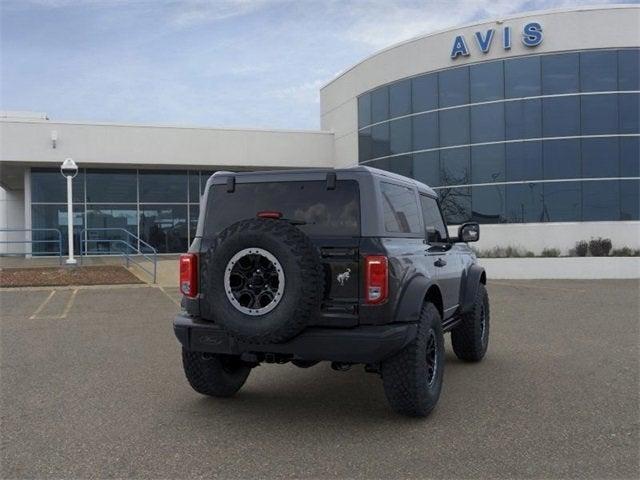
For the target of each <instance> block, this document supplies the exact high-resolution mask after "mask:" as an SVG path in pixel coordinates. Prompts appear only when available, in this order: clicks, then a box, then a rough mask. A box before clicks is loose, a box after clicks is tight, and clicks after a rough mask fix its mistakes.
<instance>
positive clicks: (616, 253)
mask: <svg viewBox="0 0 640 480" xmlns="http://www.w3.org/2000/svg"><path fill="white" fill-rule="evenodd" d="M611 256H612V257H640V250H633V249H631V248H629V247H622V248H614V249H613V250H611Z"/></svg>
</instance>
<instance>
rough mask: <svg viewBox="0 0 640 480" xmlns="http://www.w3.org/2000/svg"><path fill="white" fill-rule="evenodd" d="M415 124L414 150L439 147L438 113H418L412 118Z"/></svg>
mask: <svg viewBox="0 0 640 480" xmlns="http://www.w3.org/2000/svg"><path fill="white" fill-rule="evenodd" d="M411 122H412V125H413V150H425V149H427V148H438V146H439V144H438V113H437V112H433V113H426V114H424V115H416V116H414V117H412V119H411Z"/></svg>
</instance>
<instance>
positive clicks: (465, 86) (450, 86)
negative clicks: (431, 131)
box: [438, 67, 469, 108]
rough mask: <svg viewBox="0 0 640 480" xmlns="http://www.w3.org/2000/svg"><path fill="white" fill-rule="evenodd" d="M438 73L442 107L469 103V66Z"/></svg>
mask: <svg viewBox="0 0 640 480" xmlns="http://www.w3.org/2000/svg"><path fill="white" fill-rule="evenodd" d="M438 75H439V77H440V78H439V81H438V83H439V85H440V91H439V105H440V108H443V107H452V106H454V105H464V104H466V103H469V67H460V68H453V69H451V70H445V71H443V72H440V73H439V74H438Z"/></svg>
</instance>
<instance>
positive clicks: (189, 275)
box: [180, 253, 198, 298]
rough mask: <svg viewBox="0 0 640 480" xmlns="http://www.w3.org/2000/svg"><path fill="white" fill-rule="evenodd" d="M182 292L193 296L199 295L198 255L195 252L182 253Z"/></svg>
mask: <svg viewBox="0 0 640 480" xmlns="http://www.w3.org/2000/svg"><path fill="white" fill-rule="evenodd" d="M180 293H182V294H183V295H186V296H187V297H192V298H193V297H196V296H197V295H198V256H197V255H196V254H195V253H183V254H182V255H180Z"/></svg>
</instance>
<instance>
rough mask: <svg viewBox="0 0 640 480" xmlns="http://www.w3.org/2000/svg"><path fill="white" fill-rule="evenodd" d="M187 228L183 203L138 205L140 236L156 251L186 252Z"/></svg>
mask: <svg viewBox="0 0 640 480" xmlns="http://www.w3.org/2000/svg"><path fill="white" fill-rule="evenodd" d="M187 229H188V225H187V207H186V206H184V205H154V206H151V205H141V206H140V237H141V238H142V240H144V241H145V242H147V243H149V244H150V245H151V246H153V247H154V248H155V249H156V250H158V253H179V252H186V251H187V247H188V245H187V237H188V235H187Z"/></svg>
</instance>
